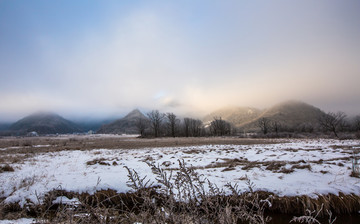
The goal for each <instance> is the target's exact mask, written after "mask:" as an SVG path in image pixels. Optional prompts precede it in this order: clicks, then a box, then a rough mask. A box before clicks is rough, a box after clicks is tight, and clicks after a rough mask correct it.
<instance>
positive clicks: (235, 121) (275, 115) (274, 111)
mask: <svg viewBox="0 0 360 224" xmlns="http://www.w3.org/2000/svg"><path fill="white" fill-rule="evenodd" d="M323 114H324V112H323V111H321V110H320V109H319V108H317V107H314V106H312V105H310V104H307V103H304V102H301V101H295V100H291V101H285V102H282V103H279V104H276V105H274V106H272V107H270V108H268V109H265V110H259V109H255V108H247V107H242V108H238V107H236V108H224V109H221V110H217V111H215V112H213V113H211V114H209V115H207V116H206V117H205V118H204V119H203V121H204V122H209V121H211V120H212V119H213V118H214V117H221V118H222V119H223V120H226V121H228V122H229V123H231V124H232V125H233V126H234V127H236V128H240V129H244V130H247V131H257V130H258V129H259V127H258V123H259V120H260V119H262V118H266V119H267V120H269V121H271V122H277V123H278V125H282V126H283V127H299V126H306V125H308V126H312V125H314V124H317V122H318V119H319V117H320V116H322V115H323Z"/></svg>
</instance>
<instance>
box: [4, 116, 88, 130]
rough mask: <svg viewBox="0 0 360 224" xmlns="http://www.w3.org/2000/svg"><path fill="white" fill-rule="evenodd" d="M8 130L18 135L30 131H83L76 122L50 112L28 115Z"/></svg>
mask: <svg viewBox="0 0 360 224" xmlns="http://www.w3.org/2000/svg"><path fill="white" fill-rule="evenodd" d="M8 131H9V132H10V133H12V134H16V135H25V134H27V133H29V132H37V133H38V134H68V133H74V132H81V128H80V127H79V126H78V125H76V124H75V123H73V122H71V121H69V120H66V119H65V118H63V117H61V116H59V115H57V114H55V113H50V112H39V113H34V114H31V115H29V116H26V117H24V118H22V119H20V120H19V121H17V122H15V123H14V124H12V125H11V126H10V127H9V128H8Z"/></svg>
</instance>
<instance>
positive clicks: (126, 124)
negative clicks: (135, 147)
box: [97, 109, 147, 134]
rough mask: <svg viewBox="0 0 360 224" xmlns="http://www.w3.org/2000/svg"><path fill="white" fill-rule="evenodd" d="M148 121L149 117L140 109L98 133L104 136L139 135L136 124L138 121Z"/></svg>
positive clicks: (106, 126)
mask: <svg viewBox="0 0 360 224" xmlns="http://www.w3.org/2000/svg"><path fill="white" fill-rule="evenodd" d="M140 118H141V119H144V120H147V117H146V116H145V115H144V114H143V113H141V111H140V110H139V109H134V110H132V111H131V112H130V113H128V114H127V115H126V116H125V117H123V118H121V119H118V120H116V121H113V122H111V123H110V124H104V125H103V126H101V128H100V129H99V130H98V131H97V133H102V134H137V133H138V130H137V128H136V123H137V121H138V119H140Z"/></svg>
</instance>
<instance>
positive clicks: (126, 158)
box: [0, 139, 360, 205]
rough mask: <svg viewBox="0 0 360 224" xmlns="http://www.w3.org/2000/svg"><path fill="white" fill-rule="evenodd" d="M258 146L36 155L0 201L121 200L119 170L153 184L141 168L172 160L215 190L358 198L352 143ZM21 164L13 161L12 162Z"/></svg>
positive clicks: (2, 190)
mask: <svg viewBox="0 0 360 224" xmlns="http://www.w3.org/2000/svg"><path fill="white" fill-rule="evenodd" d="M290 141H291V142H290V143H277V144H261V145H204V146H191V147H167V148H144V149H131V150H130V149H115V150H114V149H111V150H108V149H96V150H87V151H79V150H78V151H59V152H48V153H41V154H37V155H35V156H34V157H31V158H28V159H25V160H24V161H21V162H19V163H16V164H10V165H11V166H12V167H13V168H14V170H15V171H14V172H3V173H0V198H6V199H5V201H4V202H6V203H11V202H19V203H20V204H21V205H23V204H24V203H25V202H26V200H27V199H30V200H31V201H33V202H35V203H37V202H39V201H38V200H39V199H40V200H41V198H42V196H43V195H44V194H45V193H46V192H49V191H51V190H53V189H63V190H67V191H75V192H80V193H81V192H89V193H91V192H95V191H96V190H100V189H114V190H117V191H119V192H126V191H129V190H130V189H129V188H128V187H127V185H126V182H127V180H128V179H127V170H126V169H125V168H124V166H128V167H129V168H132V169H135V170H136V171H137V172H138V173H139V174H140V175H141V176H142V177H144V176H147V177H148V178H150V179H152V180H154V181H155V177H154V175H153V174H152V173H151V169H150V168H149V166H148V165H147V164H146V163H145V161H148V162H154V163H156V164H160V166H162V167H163V168H166V169H169V170H174V171H173V172H176V168H177V167H178V160H184V161H185V162H186V163H187V164H188V165H189V166H190V165H192V166H193V167H194V168H195V169H196V170H197V172H199V173H200V174H204V176H205V177H207V178H208V179H209V180H210V181H211V182H213V183H216V184H217V185H218V186H219V187H222V186H224V185H225V184H226V183H228V182H230V183H233V184H235V183H238V184H239V187H240V188H243V189H244V190H245V189H247V185H246V181H244V179H246V178H248V179H250V180H251V181H252V182H253V183H254V184H255V189H256V190H264V191H270V192H274V193H276V194H278V195H280V196H294V195H309V196H312V197H316V195H317V194H328V193H333V194H338V193H339V192H343V193H345V194H348V193H355V194H358V195H359V194H360V179H359V178H355V177H350V174H351V171H352V170H351V166H352V163H351V156H352V155H353V152H354V151H358V150H359V149H360V141H358V140H357V141H356V140H346V141H340V140H324V139H323V140H290ZM19 156H21V155H19Z"/></svg>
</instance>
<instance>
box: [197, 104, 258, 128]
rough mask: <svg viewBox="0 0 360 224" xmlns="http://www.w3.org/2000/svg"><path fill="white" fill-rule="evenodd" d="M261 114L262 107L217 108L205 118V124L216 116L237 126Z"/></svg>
mask: <svg viewBox="0 0 360 224" xmlns="http://www.w3.org/2000/svg"><path fill="white" fill-rule="evenodd" d="M260 114H261V110H260V109H256V108H252V107H226V108H222V109H219V110H216V111H214V112H212V113H210V114H208V115H206V116H205V117H204V118H203V122H204V123H205V124H207V123H210V122H211V121H212V120H214V118H220V117H221V118H222V119H223V120H226V121H228V122H230V123H231V124H232V125H234V126H235V127H240V126H242V125H244V124H246V123H247V122H249V121H251V120H254V119H256V118H258V117H259V115H260Z"/></svg>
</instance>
